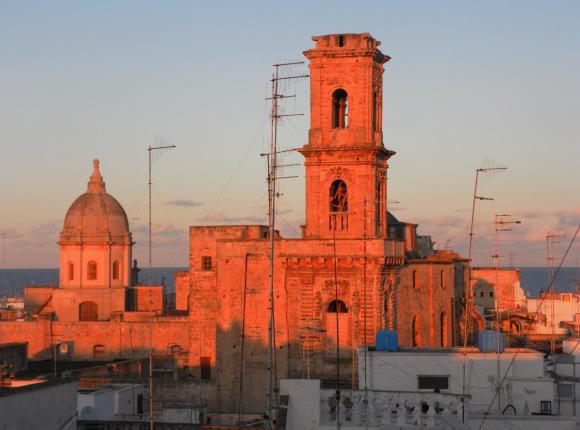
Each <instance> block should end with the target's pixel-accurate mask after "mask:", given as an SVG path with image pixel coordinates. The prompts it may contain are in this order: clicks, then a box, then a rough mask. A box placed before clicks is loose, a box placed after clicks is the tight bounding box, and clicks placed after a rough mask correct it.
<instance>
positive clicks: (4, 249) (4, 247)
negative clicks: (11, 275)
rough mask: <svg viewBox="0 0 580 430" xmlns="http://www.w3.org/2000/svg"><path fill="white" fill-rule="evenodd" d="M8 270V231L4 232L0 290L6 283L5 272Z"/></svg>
mask: <svg viewBox="0 0 580 430" xmlns="http://www.w3.org/2000/svg"><path fill="white" fill-rule="evenodd" d="M5 269H6V230H3V231H2V271H1V272H0V289H1V288H2V283H3V281H4V270H5Z"/></svg>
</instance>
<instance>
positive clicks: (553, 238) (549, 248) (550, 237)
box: [546, 233, 566, 357]
mask: <svg viewBox="0 0 580 430" xmlns="http://www.w3.org/2000/svg"><path fill="white" fill-rule="evenodd" d="M565 237H566V235H563V234H552V233H547V234H546V266H547V269H548V288H550V286H551V285H552V282H553V277H554V273H553V265H554V244H555V243H560V241H558V240H557V239H564V238H565ZM546 293H547V292H546ZM551 302H552V303H551V304H552V309H551V311H552V337H551V339H550V352H551V354H552V357H554V354H555V353H556V315H555V313H556V309H555V305H554V296H553V293H552V300H551Z"/></svg>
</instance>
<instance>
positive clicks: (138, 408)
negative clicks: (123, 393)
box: [137, 394, 145, 415]
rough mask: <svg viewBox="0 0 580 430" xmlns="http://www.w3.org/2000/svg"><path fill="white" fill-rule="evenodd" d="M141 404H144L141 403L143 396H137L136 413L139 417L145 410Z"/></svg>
mask: <svg viewBox="0 0 580 430" xmlns="http://www.w3.org/2000/svg"><path fill="white" fill-rule="evenodd" d="M143 404H144V402H143V394H138V395H137V413H138V414H139V415H141V414H142V413H143V412H144V411H145V408H144V407H143Z"/></svg>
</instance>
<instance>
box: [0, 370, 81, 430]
mask: <svg viewBox="0 0 580 430" xmlns="http://www.w3.org/2000/svg"><path fill="white" fill-rule="evenodd" d="M76 402H77V383H76V381H72V380H70V379H58V380H50V381H47V380H43V379H33V380H18V379H15V380H12V381H11V383H10V385H9V386H2V387H0V429H7V430H9V429H10V430H11V429H26V430H46V429H59V430H74V429H76V428H77V409H76Z"/></svg>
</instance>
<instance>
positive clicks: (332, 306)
mask: <svg viewBox="0 0 580 430" xmlns="http://www.w3.org/2000/svg"><path fill="white" fill-rule="evenodd" d="M326 312H330V313H333V314H337V313H338V314H345V313H347V312H348V308H347V307H346V305H345V304H344V302H343V301H341V300H333V301H332V302H330V303H329V304H328V307H327V308H326Z"/></svg>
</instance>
